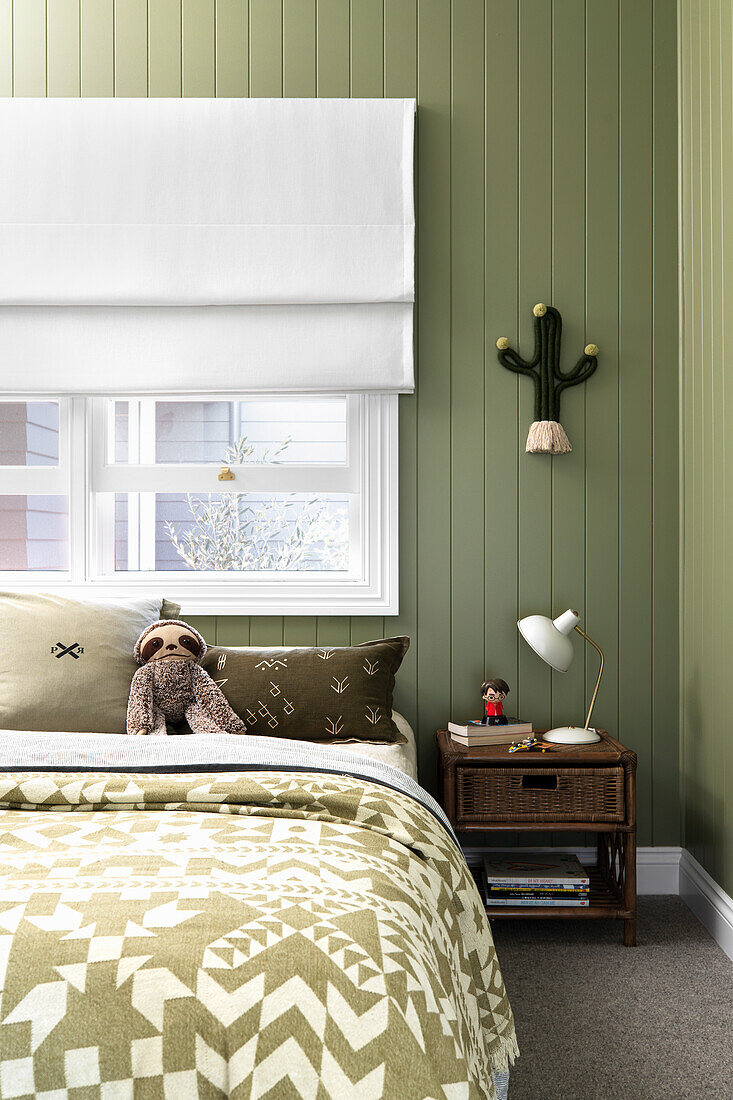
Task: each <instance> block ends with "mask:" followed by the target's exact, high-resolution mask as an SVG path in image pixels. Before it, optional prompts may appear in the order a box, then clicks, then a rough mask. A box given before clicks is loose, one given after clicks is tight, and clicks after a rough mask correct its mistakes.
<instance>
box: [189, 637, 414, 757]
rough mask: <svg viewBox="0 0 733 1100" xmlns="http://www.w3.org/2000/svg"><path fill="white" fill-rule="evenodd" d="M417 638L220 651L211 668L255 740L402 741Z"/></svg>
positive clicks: (211, 654) (213, 651) (208, 661)
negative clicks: (404, 681)
mask: <svg viewBox="0 0 733 1100" xmlns="http://www.w3.org/2000/svg"><path fill="white" fill-rule="evenodd" d="M409 644H410V639H409V638H386V639H384V640H383V641H376V642H364V643H363V644H362V645H356V646H333V647H330V646H319V647H316V648H308V649H300V648H298V647H278V648H269V647H268V648H254V647H247V648H242V649H238V648H237V649H235V648H224V647H222V646H212V647H211V648H210V649H209V650H207V653H206V656H205V657H204V660H203V666H204V668H205V669H206V671H207V672H208V673H209V675H210V676H211V677H212V679H213V680H215V681H216V682H217V684H219V686H220V687H221V690H222V691H223V692H224V694H225V695H226V697H227V699H228V700H229V703H230V705H231V707H232V709H233V710H235V711H236V712H237V714H238V715H239V717H240V718H241V719H242V720H243V721H244V722H245V723H246V726H247V733H255V734H266V735H267V736H270V737H292V738H294V739H295V740H300V741H353V740H357V741H394V742H404V740H405V738H404V737H403V736H402V734H401V733H400V732H399V730H398V729H397V726H396V725H395V724H394V722H393V721H392V693H393V691H394V678H395V673H396V672H397V669H398V668H399V667H400V665H401V664H402V658H403V657H404V656H405V653H406V652H407V648H408V646H409Z"/></svg>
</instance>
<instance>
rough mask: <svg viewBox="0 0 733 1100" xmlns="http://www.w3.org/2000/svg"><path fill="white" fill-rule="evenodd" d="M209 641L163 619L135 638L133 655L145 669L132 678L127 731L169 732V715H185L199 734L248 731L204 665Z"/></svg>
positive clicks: (183, 625)
mask: <svg viewBox="0 0 733 1100" xmlns="http://www.w3.org/2000/svg"><path fill="white" fill-rule="evenodd" d="M205 653H206V642H205V641H204V639H203V638H202V637H201V635H200V634H199V632H198V630H194V629H193V627H192V626H189V625H188V623H184V622H181V621H180V619H161V620H159V621H158V622H157V623H153V624H152V626H149V627H148V628H147V630H143V632H142V634H141V635H140V637H139V638H138V640H137V642H136V643H135V649H134V650H133V656H134V657H135V660H136V661H137V663H138V664H139V665H142V668H139V669H138V670H137V672H136V673H135V675H134V676H133V678H132V685H131V687H130V699H129V701H128V704H127V732H128V733H129V734H133V735H134V734H152V735H153V736H155V737H165V736H166V734H167V732H168V730H167V727H166V719H168V721H170V722H181V721H182V720H183V719H184V718H185V719H186V721H187V722H188V724H189V726H190V727H191V729H192V730H193V732H194V733H244V732H245V730H246V727H245V725H244V722H242V720H241V719H240V718H238V717H237V715H236V714H235V713H234V711H233V710H232V708H231V707H230V706H229V703H228V702H227V701H226V699H225V698H224V695H223V694H222V692H221V690H220V688H219V687H218V685H217V684H215V683H214V681H213V680H212V679H211V677H210V676H209V674H208V672H205V671H204V669H203V668H201V663H200V662H201V660H202V659H203V656H204V654H205Z"/></svg>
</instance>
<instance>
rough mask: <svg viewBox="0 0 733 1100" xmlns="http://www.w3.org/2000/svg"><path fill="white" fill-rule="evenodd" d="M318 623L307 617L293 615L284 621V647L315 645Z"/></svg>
mask: <svg viewBox="0 0 733 1100" xmlns="http://www.w3.org/2000/svg"><path fill="white" fill-rule="evenodd" d="M317 627H318V622H317V620H316V619H315V618H314V617H312V616H308V615H294V616H293V617H292V618H290V619H286V620H285V624H284V628H283V644H284V645H317V643H318V632H317Z"/></svg>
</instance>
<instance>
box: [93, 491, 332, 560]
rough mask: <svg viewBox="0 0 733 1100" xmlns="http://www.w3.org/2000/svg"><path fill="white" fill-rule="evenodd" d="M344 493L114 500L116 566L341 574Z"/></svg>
mask: <svg viewBox="0 0 733 1100" xmlns="http://www.w3.org/2000/svg"><path fill="white" fill-rule="evenodd" d="M348 568H349V506H348V500H347V498H346V497H345V496H336V495H333V494H328V495H326V494H321V495H319V496H317V497H314V496H312V495H308V494H304V493H279V494H278V493H266V494H265V493H259V494H254V493H222V494H212V495H211V496H208V495H197V496H187V495H185V494H175V493H118V494H116V495H115V569H116V570H118V571H126V570H138V569H140V570H154V569H155V570H169V569H173V570H184V571H196V570H210V571H215V572H236V571H241V570H275V571H277V572H308V571H313V570H325V571H328V572H341V571H344V570H347V569H348Z"/></svg>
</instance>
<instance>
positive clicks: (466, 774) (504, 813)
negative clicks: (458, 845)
mask: <svg viewBox="0 0 733 1100" xmlns="http://www.w3.org/2000/svg"><path fill="white" fill-rule="evenodd" d="M456 817H457V824H458V826H459V827H460V826H461V825H462V824H465V825H468V824H474V825H481V824H487V825H488V824H489V822H492V821H497V822H499V821H501V822H511V821H516V822H518V823H519V822H522V821H538V822H542V821H560V822H562V821H589V822H591V821H609V822H613V821H619V822H621V821H623V820H624V770H623V768H598V767H591V768H506V767H493V768H492V767H461V766H459V767H457V768H456Z"/></svg>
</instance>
